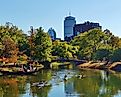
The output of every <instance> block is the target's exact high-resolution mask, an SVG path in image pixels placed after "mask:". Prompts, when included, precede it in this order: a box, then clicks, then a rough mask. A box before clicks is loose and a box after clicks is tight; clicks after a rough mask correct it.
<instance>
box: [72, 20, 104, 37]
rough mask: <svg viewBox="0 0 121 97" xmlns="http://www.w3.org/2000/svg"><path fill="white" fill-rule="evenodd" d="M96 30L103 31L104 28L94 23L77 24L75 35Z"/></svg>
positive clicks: (74, 29) (74, 30)
mask: <svg viewBox="0 0 121 97" xmlns="http://www.w3.org/2000/svg"><path fill="white" fill-rule="evenodd" d="M94 28H99V29H102V27H101V26H100V25H99V23H92V22H89V21H87V22H85V23H83V24H76V25H75V26H74V28H73V35H74V36H77V35H78V34H79V33H83V32H86V31H89V30H91V29H94Z"/></svg>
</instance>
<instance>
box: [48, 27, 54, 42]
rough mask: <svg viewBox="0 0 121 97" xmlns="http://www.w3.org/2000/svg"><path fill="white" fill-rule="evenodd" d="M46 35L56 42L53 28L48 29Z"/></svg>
mask: <svg viewBox="0 0 121 97" xmlns="http://www.w3.org/2000/svg"><path fill="white" fill-rule="evenodd" d="M48 33H49V35H50V37H51V39H52V40H56V32H55V30H54V29H53V28H50V29H49V30H48Z"/></svg>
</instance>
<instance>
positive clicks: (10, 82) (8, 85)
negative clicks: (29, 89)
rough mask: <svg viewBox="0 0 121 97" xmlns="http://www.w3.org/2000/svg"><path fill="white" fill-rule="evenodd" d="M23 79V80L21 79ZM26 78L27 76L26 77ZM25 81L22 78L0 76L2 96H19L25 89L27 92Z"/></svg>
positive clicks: (0, 96)
mask: <svg viewBox="0 0 121 97" xmlns="http://www.w3.org/2000/svg"><path fill="white" fill-rule="evenodd" d="M19 79H21V80H19ZM24 79H25V78H24ZM22 86H24V87H25V82H24V81H23V80H22V78H20V77H17V78H12V77H10V78H9V77H1V78H0V97H18V96H19V94H20V93H21V92H20V91H23V92H24V93H25V88H24V87H22Z"/></svg>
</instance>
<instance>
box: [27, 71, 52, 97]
mask: <svg viewBox="0 0 121 97" xmlns="http://www.w3.org/2000/svg"><path fill="white" fill-rule="evenodd" d="M51 79H52V70H41V71H40V72H39V73H38V74H37V75H36V76H31V78H30V79H29V80H30V83H31V85H32V83H36V82H40V81H50V80H51ZM30 88H31V93H32V96H33V97H36V96H37V97H48V93H49V91H50V89H51V87H43V88H41V89H39V87H32V86H30Z"/></svg>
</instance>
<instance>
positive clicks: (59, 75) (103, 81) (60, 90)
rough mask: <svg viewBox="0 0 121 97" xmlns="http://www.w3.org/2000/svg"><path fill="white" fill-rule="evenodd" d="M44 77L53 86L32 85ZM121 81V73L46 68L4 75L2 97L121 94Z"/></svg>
mask: <svg viewBox="0 0 121 97" xmlns="http://www.w3.org/2000/svg"><path fill="white" fill-rule="evenodd" d="M65 75H67V79H66V80H64V76H65ZM79 75H84V77H80V76H79ZM44 80H46V81H48V83H50V84H51V85H50V86H45V87H39V86H34V85H33V84H34V83H37V82H40V81H44ZM120 84H121V73H114V72H107V71H101V70H78V69H58V70H51V69H43V70H41V71H40V72H38V73H37V74H35V75H31V76H1V77H0V97H121V85H120Z"/></svg>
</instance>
